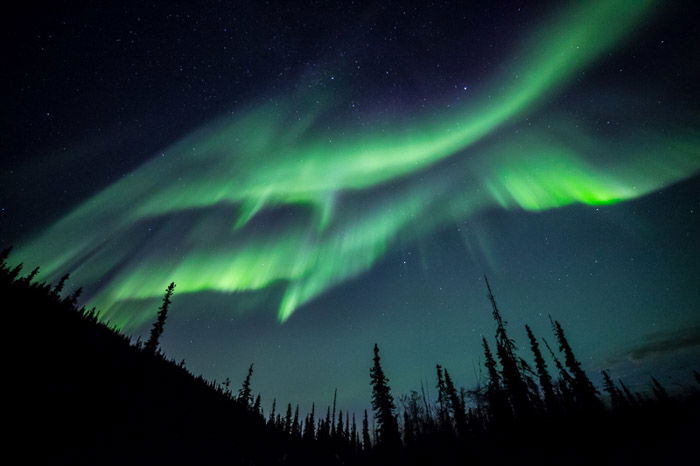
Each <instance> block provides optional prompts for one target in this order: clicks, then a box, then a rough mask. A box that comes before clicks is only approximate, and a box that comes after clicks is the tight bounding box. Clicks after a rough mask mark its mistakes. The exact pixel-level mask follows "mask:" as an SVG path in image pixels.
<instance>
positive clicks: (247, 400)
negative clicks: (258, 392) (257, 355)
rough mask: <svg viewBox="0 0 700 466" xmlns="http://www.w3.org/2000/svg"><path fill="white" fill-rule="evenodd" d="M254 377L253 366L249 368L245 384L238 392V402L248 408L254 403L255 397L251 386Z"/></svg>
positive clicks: (244, 380)
mask: <svg viewBox="0 0 700 466" xmlns="http://www.w3.org/2000/svg"><path fill="white" fill-rule="evenodd" d="M252 377H253V364H251V365H250V367H248V374H246V376H245V379H243V383H242V384H241V388H240V390H238V401H239V402H240V403H241V404H243V406H245V407H246V408H250V405H251V404H252V402H253V395H252V390H251V386H250V379H251V378H252Z"/></svg>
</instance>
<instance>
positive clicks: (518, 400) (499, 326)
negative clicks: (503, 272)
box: [484, 276, 531, 418]
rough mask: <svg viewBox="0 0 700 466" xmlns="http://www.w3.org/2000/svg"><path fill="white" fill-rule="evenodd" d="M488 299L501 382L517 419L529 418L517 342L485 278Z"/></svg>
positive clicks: (529, 404) (528, 400)
mask: <svg viewBox="0 0 700 466" xmlns="http://www.w3.org/2000/svg"><path fill="white" fill-rule="evenodd" d="M484 281H485V282H486V288H487V290H488V298H489V301H490V302H491V310H492V316H493V320H494V321H495V322H496V354H497V356H498V360H499V362H500V363H501V380H502V382H503V385H504V389H505V393H506V394H507V396H508V398H509V400H510V403H511V406H512V408H513V413H514V414H515V416H516V417H523V418H525V417H528V416H529V414H530V411H531V408H530V406H531V403H530V399H529V398H530V397H529V393H528V386H527V383H526V381H525V379H524V377H523V374H522V372H521V368H520V366H521V364H520V361H519V360H518V358H517V356H516V352H517V347H516V346H515V341H514V340H512V339H511V338H510V337H509V336H508V332H507V330H506V324H507V322H505V321H504V320H503V317H502V316H501V312H500V310H499V309H498V306H497V305H496V298H495V297H494V295H493V292H492V291H491V285H490V284H489V280H488V278H487V277H486V276H484Z"/></svg>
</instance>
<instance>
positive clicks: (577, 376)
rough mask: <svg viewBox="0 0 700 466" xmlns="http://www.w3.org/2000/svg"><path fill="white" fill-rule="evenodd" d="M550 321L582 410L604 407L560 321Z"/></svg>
mask: <svg viewBox="0 0 700 466" xmlns="http://www.w3.org/2000/svg"><path fill="white" fill-rule="evenodd" d="M549 319H550V321H551V322H552V326H553V327H554V334H555V335H556V337H557V341H558V342H559V351H561V352H562V353H563V354H564V364H566V367H567V368H568V369H569V371H570V372H571V375H572V376H573V385H572V388H573V393H574V397H575V398H576V401H577V404H578V405H579V407H580V408H583V409H585V410H591V409H593V410H595V409H599V408H601V407H602V405H601V402H600V399H599V398H598V390H597V389H596V388H595V386H594V385H593V383H592V382H591V380H590V379H589V378H588V376H587V375H586V373H585V372H584V371H583V369H582V368H581V363H580V362H579V361H578V360H577V359H576V356H575V355H574V351H573V350H572V349H571V345H570V344H569V341H568V340H567V338H566V334H565V333H564V329H563V328H562V326H561V324H559V322H558V321H556V320H552V317H551V316H550V317H549Z"/></svg>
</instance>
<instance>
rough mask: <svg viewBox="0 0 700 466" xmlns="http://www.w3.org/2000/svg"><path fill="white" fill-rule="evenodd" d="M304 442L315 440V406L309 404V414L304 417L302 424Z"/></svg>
mask: <svg viewBox="0 0 700 466" xmlns="http://www.w3.org/2000/svg"><path fill="white" fill-rule="evenodd" d="M303 438H304V440H314V439H315V438H316V404H315V403H311V412H310V413H309V415H308V416H307V417H306V422H305V423H304V434H303Z"/></svg>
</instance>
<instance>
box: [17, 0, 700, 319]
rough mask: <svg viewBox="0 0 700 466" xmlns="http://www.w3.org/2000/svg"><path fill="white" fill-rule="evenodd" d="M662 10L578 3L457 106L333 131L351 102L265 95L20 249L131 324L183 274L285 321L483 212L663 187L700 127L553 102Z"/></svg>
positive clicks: (629, 195) (676, 173) (182, 282)
mask: <svg viewBox="0 0 700 466" xmlns="http://www.w3.org/2000/svg"><path fill="white" fill-rule="evenodd" d="M652 10H653V8H652V5H651V3H650V2H646V1H640V0H629V1H621V0H620V1H604V2H599V1H592V2H587V3H581V2H577V6H576V7H575V8H574V9H570V10H567V11H563V12H560V13H559V14H558V15H557V16H556V17H553V18H552V19H551V20H550V22H549V23H548V24H545V25H543V26H541V27H539V28H537V30H536V31H535V34H533V36H532V37H531V38H530V39H529V40H525V41H524V42H523V44H524V45H523V47H522V49H521V50H519V51H518V52H519V53H517V54H516V55H515V56H516V58H514V59H513V60H511V61H509V62H506V66H505V67H504V68H502V70H503V72H502V73H501V74H500V75H499V76H496V77H494V79H493V80H491V81H490V85H489V86H487V87H485V88H484V89H482V90H481V91H480V92H479V95H480V97H475V98H474V99H472V100H471V101H470V102H469V105H466V106H464V107H463V108H461V109H457V110H453V111H451V112H449V113H448V114H441V115H437V116H436V115H423V116H417V117H414V118H413V119H411V120H410V121H403V122H402V121H391V122H387V121H377V122H376V124H373V125H367V126H364V127H353V126H352V125H350V124H336V125H335V127H333V128H330V127H329V125H328V121H337V116H338V115H339V114H340V115H341V116H342V113H339V112H342V110H338V109H339V108H342V103H343V102H341V99H340V98H339V97H332V98H326V99H323V98H321V97H320V96H316V95H314V96H310V95H297V96H284V97H280V98H276V99H269V100H268V101H267V102H266V103H265V104H262V105H258V106H255V107H253V108H250V109H248V110H247V111H245V112H243V113H239V115H238V116H236V117H229V118H226V119H222V120H220V121H217V122H215V123H212V124H210V125H208V126H206V127H204V128H202V129H200V130H198V131H196V132H194V133H193V134H191V135H189V136H187V137H185V138H183V139H182V140H180V141H179V142H177V143H175V144H173V145H172V146H171V147H169V148H167V149H166V150H165V151H164V152H163V154H162V155H159V156H156V157H154V158H153V159H152V160H150V161H148V162H146V163H145V164H143V165H142V166H141V167H139V168H138V169H136V170H134V171H133V172H132V173H129V174H127V175H126V176H124V177H123V178H121V179H120V180H119V181H117V182H115V183H113V184H112V185H110V186H108V187H107V188H105V189H104V190H102V191H101V192H99V193H97V194H96V195H94V196H93V197H92V198H90V199H88V200H86V201H85V202H83V203H82V204H80V205H79V206H77V207H76V208H75V209H74V210H73V211H72V212H70V213H68V214H67V215H66V216H65V217H63V218H62V219H61V220H59V221H58V222H57V223H55V224H54V225H53V226H51V227H50V228H48V229H47V230H46V231H44V232H43V233H42V234H41V235H39V236H38V237H36V238H34V239H32V240H30V241H28V242H27V243H26V244H23V245H21V247H20V248H19V249H18V251H17V252H16V254H17V256H19V257H21V258H22V259H23V260H24V262H25V263H32V264H34V263H36V264H41V265H42V270H43V271H44V273H45V274H46V275H47V276H48V277H49V278H51V277H57V276H59V275H61V274H63V273H65V272H71V274H72V277H73V279H74V280H75V281H76V282H77V283H80V284H84V285H86V289H87V290H88V292H89V293H90V295H91V296H90V299H91V302H92V304H95V305H97V306H98V307H99V308H100V309H102V310H103V314H102V317H103V318H104V319H106V320H109V321H110V322H112V323H113V324H114V325H116V326H117V327H119V328H122V329H135V328H138V327H139V326H141V325H143V324H144V323H146V322H149V321H150V320H151V319H152V317H153V316H152V313H153V312H152V308H151V307H150V305H151V301H152V300H153V299H157V298H159V297H160V296H161V294H162V292H163V290H164V288H165V286H166V284H167V283H168V282H170V281H175V282H177V291H178V293H179V294H182V293H197V292H203V291H216V292H226V293H234V292H235V293H243V292H262V293H264V295H265V296H268V297H269V296H279V293H276V292H275V291H273V290H279V289H281V290H282V291H281V298H279V299H280V301H279V310H278V319H279V320H280V321H281V322H283V321H285V320H286V319H288V318H289V317H290V316H291V315H292V313H293V312H294V311H295V310H296V309H298V308H299V307H300V306H302V305H304V303H307V302H309V301H310V300H312V299H314V298H315V297H317V296H319V295H320V294H322V293H324V292H325V291H327V290H329V289H330V288H332V287H334V286H335V285H338V284H340V283H342V282H344V281H346V280H348V279H350V278H352V277H355V276H358V275H359V274H362V273H363V272H366V271H367V270H369V269H370V268H371V267H372V266H373V265H374V264H375V263H376V262H377V261H378V260H380V259H381V258H382V257H384V256H385V255H386V254H387V252H388V251H390V250H391V249H392V248H393V247H396V245H397V244H399V243H400V242H406V243H411V242H415V241H418V240H420V239H421V238H424V237H425V236H426V235H429V234H430V233H431V232H434V231H436V230H437V229H440V228H443V227H445V226H447V225H449V224H450V223H453V222H455V221H461V220H464V219H467V218H469V217H470V216H473V215H475V214H477V213H479V212H482V211H484V210H486V209H492V208H504V209H525V210H529V211H541V210H545V209H551V208H556V207H561V206H566V205H570V204H574V203H583V204H589V205H601V204H610V203H615V202H619V201H623V200H627V199H633V198H636V197H638V196H642V195H644V194H647V193H649V192H652V191H655V190H658V189H661V188H663V187H665V186H668V185H670V184H672V183H675V182H678V181H680V180H683V179H686V178H688V177H691V176H693V175H694V174H695V173H697V171H698V170H699V169H700V156H699V155H700V135H699V133H698V131H697V130H696V128H697V127H698V126H697V124H695V123H696V122H695V121H692V122H691V123H687V124H685V125H683V124H681V125H675V127H674V128H673V131H669V130H668V128H663V129H656V130H655V129H654V128H651V127H649V125H644V127H643V128H642V127H637V128H631V129H628V130H626V131H621V132H618V133H616V134H614V135H605V136H601V135H600V134H593V133H594V131H592V130H590V128H587V125H586V123H585V121H582V120H576V119H575V118H574V117H572V116H571V114H570V113H567V112H566V111H565V109H562V108H557V106H556V104H555V103H553V102H554V100H553V99H554V98H555V97H556V95H557V92H558V91H560V90H561V89H563V88H564V87H565V86H567V85H571V84H572V81H575V80H574V78H575V77H576V76H577V75H578V74H579V73H580V72H581V71H583V70H584V69H585V68H586V67H588V66H590V65H591V64H592V63H594V61H595V60H596V59H597V58H600V57H602V56H604V55H606V54H608V53H609V52H610V51H611V50H612V49H613V48H615V47H616V46H619V45H620V44H621V43H622V42H623V41H624V40H625V39H628V38H629V37H631V36H632V35H633V33H634V31H635V29H637V28H638V27H639V26H640V25H641V24H642V22H643V20H644V19H646V18H647V17H649V16H651V14H652ZM319 101H321V102H324V103H323V104H319V103H318V102H319ZM542 114H546V115H547V117H546V118H542V117H538V116H537V115H542ZM331 115H332V116H333V117H331ZM693 118H694V117H693ZM397 120H398V119H397ZM691 120H692V118H691ZM368 127H370V128H373V129H371V130H368V129H367V128H368ZM496 130H499V131H496ZM495 133H497V134H495ZM144 302H148V303H149V307H148V308H145V307H144V306H139V305H138V304H139V303H144ZM232 307H235V306H232ZM146 309H147V311H146Z"/></svg>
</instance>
